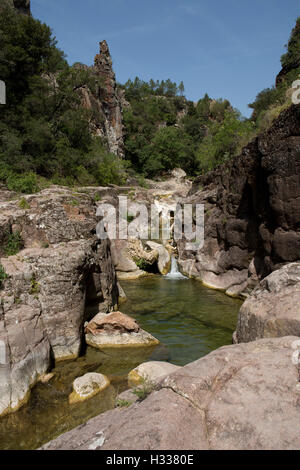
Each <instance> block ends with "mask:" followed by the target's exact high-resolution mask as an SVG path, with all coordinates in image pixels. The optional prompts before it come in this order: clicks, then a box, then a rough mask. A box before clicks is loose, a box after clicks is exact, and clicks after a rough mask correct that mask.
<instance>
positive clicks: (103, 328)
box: [85, 312, 140, 335]
mask: <svg viewBox="0 0 300 470" xmlns="http://www.w3.org/2000/svg"><path fill="white" fill-rule="evenodd" d="M133 331H134V332H135V333H138V332H139V331H140V327H139V325H138V324H137V322H136V321H135V320H134V319H133V318H131V317H130V316H129V315H126V314H125V313H121V312H112V313H109V314H106V313H98V314H97V315H96V316H95V317H94V318H93V319H92V320H91V321H90V322H89V323H88V325H87V326H86V328H85V333H91V334H92V335H97V334H99V333H101V332H105V333H112V334H113V333H131V332H133Z"/></svg>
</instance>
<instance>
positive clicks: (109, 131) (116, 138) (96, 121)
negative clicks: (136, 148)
mask: <svg viewBox="0 0 300 470" xmlns="http://www.w3.org/2000/svg"><path fill="white" fill-rule="evenodd" d="M76 67H80V68H84V69H89V70H90V72H91V73H92V74H93V75H94V76H95V79H96V83H97V86H96V89H95V90H91V89H90V88H88V87H87V86H84V87H81V88H79V89H78V90H77V92H78V93H79V95H80V97H81V102H82V105H83V106H84V107H85V108H87V109H89V110H92V111H93V117H92V119H91V124H90V125H91V132H92V133H93V134H94V135H98V136H100V137H104V138H105V139H106V141H107V145H108V150H109V151H110V152H111V153H114V154H116V155H118V156H120V157H124V155H125V154H124V126H123V117H122V105H123V103H125V98H124V94H123V92H122V91H121V90H118V88H117V83H116V77H115V73H114V71H113V68H112V59H111V55H110V52H109V48H108V45H107V42H106V41H102V42H100V51H99V54H97V55H96V56H95V62H94V66H92V67H88V66H86V65H83V64H76Z"/></svg>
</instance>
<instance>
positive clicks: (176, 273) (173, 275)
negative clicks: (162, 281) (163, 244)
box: [165, 256, 187, 279]
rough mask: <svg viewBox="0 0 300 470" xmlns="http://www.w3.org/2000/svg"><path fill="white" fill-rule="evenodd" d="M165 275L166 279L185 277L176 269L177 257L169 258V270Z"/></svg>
mask: <svg viewBox="0 0 300 470" xmlns="http://www.w3.org/2000/svg"><path fill="white" fill-rule="evenodd" d="M165 277H166V278H168V279H187V278H186V277H185V276H183V274H181V272H180V271H179V270H178V263H177V259H176V258H175V256H172V258H171V270H170V272H169V273H168V274H166V276H165Z"/></svg>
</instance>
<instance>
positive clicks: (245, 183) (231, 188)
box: [179, 105, 300, 295]
mask: <svg viewBox="0 0 300 470" xmlns="http://www.w3.org/2000/svg"><path fill="white" fill-rule="evenodd" d="M186 202H198V203H204V204H205V211H206V216H205V224H206V226H205V244H204V248H203V249H202V250H201V251H199V253H197V254H196V255H195V254H194V253H191V252H186V251H185V248H184V247H185V243H184V242H182V243H181V244H180V246H179V252H180V258H181V267H182V269H183V270H184V271H185V272H187V273H189V274H190V275H192V276H195V277H197V278H199V279H201V280H202V281H203V282H204V283H205V284H207V285H209V286H210V287H214V288H217V289H222V290H225V291H226V292H227V293H228V294H231V295H237V294H240V293H241V292H247V291H249V289H251V288H252V287H253V286H254V285H255V284H256V283H257V282H258V280H259V279H261V278H264V277H265V276H267V275H268V274H269V273H271V272H272V271H274V270H276V269H278V268H280V267H281V266H282V265H284V264H285V263H287V262H292V261H297V260H299V259H300V106H299V105H297V106H296V105H292V106H291V107H290V108H289V109H287V110H286V111H284V112H283V113H282V114H281V115H280V116H279V117H278V119H277V120H276V121H275V122H274V124H273V125H272V127H271V128H270V129H269V130H268V131H266V132H265V133H263V134H261V135H260V136H258V137H257V138H256V139H255V140H254V141H252V142H251V143H250V144H249V145H247V146H246V147H245V148H244V149H243V152H242V154H241V155H240V156H239V157H237V158H236V159H235V160H234V161H233V162H232V163H231V164H230V165H227V166H224V167H221V168H219V169H217V170H216V171H214V172H212V173H210V174H208V175H205V176H201V177H198V178H197V180H196V181H195V182H194V186H193V189H192V191H191V193H190V195H189V197H188V198H187V199H186Z"/></svg>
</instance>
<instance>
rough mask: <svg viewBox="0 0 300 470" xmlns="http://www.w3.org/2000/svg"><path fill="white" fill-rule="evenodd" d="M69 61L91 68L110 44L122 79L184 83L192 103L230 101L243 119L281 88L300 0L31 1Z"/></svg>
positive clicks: (117, 72) (299, 12) (115, 64)
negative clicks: (258, 99) (271, 89)
mask: <svg viewBox="0 0 300 470" xmlns="http://www.w3.org/2000/svg"><path fill="white" fill-rule="evenodd" d="M31 5H32V13H33V15H34V16H35V17H36V18H39V19H40V20H41V21H44V22H46V23H47V24H48V25H49V26H51V28H52V29H53V32H54V34H55V36H56V38H57V40H58V45H59V47H60V48H61V49H63V50H64V52H65V53H66V54H67V59H68V61H69V63H70V64H72V63H74V62H83V63H85V64H89V65H90V64H92V63H93V60H94V56H95V54H96V53H97V52H98V43H99V41H101V40H102V39H106V40H107V42H108V44H109V47H110V52H111V55H112V58H113V66H114V70H115V72H116V75H117V80H118V81H119V82H121V83H124V82H125V81H126V80H127V79H128V78H134V77H135V76H139V77H140V78H142V79H143V80H149V79H150V78H153V79H155V80H156V79H159V80H161V79H167V78H170V79H171V80H172V81H176V82H177V83H179V82H180V81H181V80H182V81H183V82H184V85H185V94H186V96H187V98H188V99H191V100H193V101H197V100H198V99H199V98H201V97H202V96H203V95H204V93H206V92H207V93H208V94H209V95H210V96H211V97H213V98H219V97H222V98H227V99H229V100H230V102H231V103H232V105H233V106H235V107H236V108H238V109H239V110H240V111H241V112H242V113H243V114H244V115H247V116H249V113H250V111H249V109H248V107H247V104H248V103H250V102H252V101H253V100H254V99H255V96H256V95H257V93H258V92H259V91H261V90H262V89H263V88H266V87H268V86H271V85H272V84H273V83H274V80H275V76H276V74H277V73H278V72H279V70H280V56H281V54H282V53H284V51H285V49H284V45H285V44H286V43H287V41H288V38H289V35H290V32H291V29H292V28H293V26H294V25H295V20H296V18H297V17H298V16H300V8H299V7H300V3H299V0H286V1H285V2H284V1H283V0H147V1H146V0H31Z"/></svg>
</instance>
